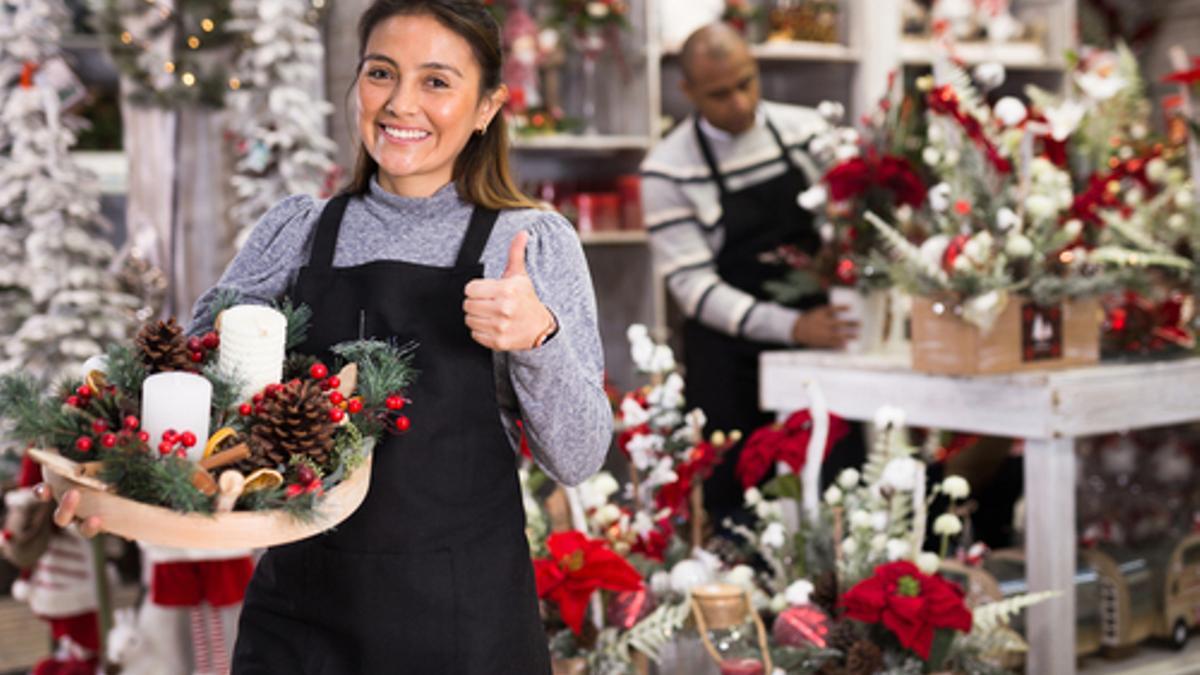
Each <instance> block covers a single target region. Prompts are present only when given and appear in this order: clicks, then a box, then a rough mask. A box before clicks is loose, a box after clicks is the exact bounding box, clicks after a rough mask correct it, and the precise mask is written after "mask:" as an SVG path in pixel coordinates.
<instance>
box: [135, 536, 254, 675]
mask: <svg viewBox="0 0 1200 675" xmlns="http://www.w3.org/2000/svg"><path fill="white" fill-rule="evenodd" d="M253 571H254V559H253V558H252V557H251V552H250V551H245V550H240V551H203V550H189V549H177V548H167V547H162V546H150V545H142V577H143V582H144V583H145V585H146V587H147V588H148V589H149V593H147V595H146V598H145V600H144V601H143V603H142V606H141V607H140V608H139V610H138V612H137V615H136V617H131V618H129V619H127V620H126V621H125V622H124V624H129V625H128V626H126V627H127V628H130V629H131V630H132V631H134V632H135V633H136V639H134V640H127V639H124V638H122V639H120V640H118V642H120V643H121V645H122V649H120V650H118V652H117V653H114V654H112V656H113V657H115V660H117V661H118V662H119V663H120V664H121V666H122V672H123V673H127V674H130V675H136V674H138V673H144V674H145V675H152V674H154V673H165V672H175V673H193V674H194V675H222V674H223V673H228V672H229V666H230V658H231V656H232V653H233V642H234V638H235V637H236V631H237V620H238V614H239V613H240V612H241V608H242V600H243V598H244V597H245V594H246V585H247V584H249V583H250V576H251V574H252V573H253Z"/></svg>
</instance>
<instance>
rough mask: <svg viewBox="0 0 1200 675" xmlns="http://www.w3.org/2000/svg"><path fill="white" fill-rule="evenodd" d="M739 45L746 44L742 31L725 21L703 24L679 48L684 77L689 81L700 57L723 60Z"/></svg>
mask: <svg viewBox="0 0 1200 675" xmlns="http://www.w3.org/2000/svg"><path fill="white" fill-rule="evenodd" d="M738 45H745V40H744V39H743V38H742V35H741V33H738V32H737V30H735V29H734V28H733V27H732V26H730V25H729V24H727V23H725V22H724V21H715V22H713V23H710V24H707V25H704V26H701V27H700V28H697V29H696V30H695V31H693V32H692V34H691V35H689V36H688V38H687V40H684V42H683V47H682V48H681V49H680V50H679V65H680V67H682V68H683V77H684V78H685V79H687V80H688V81H689V82H690V81H691V79H692V70H693V66H694V65H695V63H696V61H697V60H698V59H700V58H706V59H711V60H713V61H723V60H725V59H727V58H729V55H730V53H732V52H733V50H734V49H735V48H736V47H737V46H738Z"/></svg>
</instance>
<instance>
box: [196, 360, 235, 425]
mask: <svg viewBox="0 0 1200 675" xmlns="http://www.w3.org/2000/svg"><path fill="white" fill-rule="evenodd" d="M202 374H203V375H204V377H205V378H206V379H207V380H208V381H209V382H211V383H212V418H211V419H212V424H211V429H210V430H209V431H210V433H211V432H212V431H215V430H217V429H220V428H221V427H224V426H228V424H229V421H230V420H231V418H234V419H235V418H236V415H235V414H234V412H235V411H234V406H235V405H237V404H238V402H239V401H240V400H241V391H242V384H243V382H242V380H241V378H239V377H237V376H236V375H234V374H232V373H227V372H225V371H223V370H221V369H220V368H218V367H217V362H216V361H213V362H212V363H209V364H208V365H206V366H205V367H204V370H203V373H202Z"/></svg>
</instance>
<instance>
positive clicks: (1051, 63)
mask: <svg viewBox="0 0 1200 675" xmlns="http://www.w3.org/2000/svg"><path fill="white" fill-rule="evenodd" d="M945 53H946V50H945V47H943V46H941V45H940V44H938V43H936V42H933V41H932V40H914V39H904V40H901V41H900V61H901V63H904V64H905V65H913V66H920V65H929V64H931V63H933V61H934V60H935V59H937V58H938V57H939V56H941V55H942V54H945ZM953 54H954V56H955V57H957V58H958V59H960V60H962V61H963V62H965V63H967V64H968V65H976V64H980V63H999V64H1000V65H1002V66H1004V67H1005V68H1012V69H1020V70H1061V69H1062V68H1063V62H1062V61H1061V60H1059V59H1052V58H1051V57H1050V56H1049V55H1048V54H1047V53H1046V49H1045V48H1044V47H1043V46H1042V45H1041V44H1039V43H1037V42H1002V43H995V44H993V43H990V42H960V43H957V44H955V45H954V47H953Z"/></svg>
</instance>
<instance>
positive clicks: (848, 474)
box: [837, 468, 860, 490]
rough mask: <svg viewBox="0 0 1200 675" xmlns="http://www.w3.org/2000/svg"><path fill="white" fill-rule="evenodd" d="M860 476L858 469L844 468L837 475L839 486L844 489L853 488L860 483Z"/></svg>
mask: <svg viewBox="0 0 1200 675" xmlns="http://www.w3.org/2000/svg"><path fill="white" fill-rule="evenodd" d="M859 478H860V476H859V473H858V469H854V468H850V469H843V470H842V472H841V473H840V474H838V477H837V484H838V487H840V488H842V489H843V490H852V489H854V487H855V486H857V485H858V481H859Z"/></svg>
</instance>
